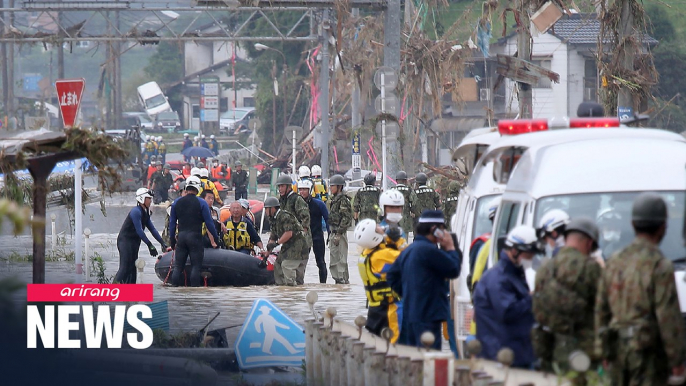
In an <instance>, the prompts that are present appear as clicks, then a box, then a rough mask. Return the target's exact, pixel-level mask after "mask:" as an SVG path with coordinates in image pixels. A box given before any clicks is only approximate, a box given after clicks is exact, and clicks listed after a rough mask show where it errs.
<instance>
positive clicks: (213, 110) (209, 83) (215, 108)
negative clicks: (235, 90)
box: [200, 76, 219, 122]
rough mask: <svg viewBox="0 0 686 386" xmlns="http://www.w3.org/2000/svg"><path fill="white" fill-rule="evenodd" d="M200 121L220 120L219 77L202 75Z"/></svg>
mask: <svg viewBox="0 0 686 386" xmlns="http://www.w3.org/2000/svg"><path fill="white" fill-rule="evenodd" d="M200 122H219V77H217V76H201V77H200Z"/></svg>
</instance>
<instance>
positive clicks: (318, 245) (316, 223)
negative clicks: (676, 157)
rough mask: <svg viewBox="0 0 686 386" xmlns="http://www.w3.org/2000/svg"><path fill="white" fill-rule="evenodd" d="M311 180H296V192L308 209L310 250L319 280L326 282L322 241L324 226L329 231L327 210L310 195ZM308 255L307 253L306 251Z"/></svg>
mask: <svg viewBox="0 0 686 386" xmlns="http://www.w3.org/2000/svg"><path fill="white" fill-rule="evenodd" d="M311 192H312V181H309V180H301V181H299V182H298V194H300V197H302V198H303V200H305V202H306V203H307V207H308V208H309V209H310V234H311V235H312V250H313V251H314V259H315V260H316V262H317V268H318V269H319V282H320V283H326V276H327V272H326V260H325V259H324V256H325V255H326V242H325V241H324V226H325V227H326V232H327V233H328V232H329V210H328V209H327V208H326V204H325V203H324V201H322V200H320V199H318V198H315V197H312V195H311ZM322 224H323V225H322ZM308 255H309V253H308Z"/></svg>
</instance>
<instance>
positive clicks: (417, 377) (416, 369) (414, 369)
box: [407, 359, 424, 386]
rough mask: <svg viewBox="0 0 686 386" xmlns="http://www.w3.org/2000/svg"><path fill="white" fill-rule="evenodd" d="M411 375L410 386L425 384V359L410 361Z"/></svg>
mask: <svg viewBox="0 0 686 386" xmlns="http://www.w3.org/2000/svg"><path fill="white" fill-rule="evenodd" d="M409 368H410V374H409V378H408V382H407V384H408V385H416V386H419V385H422V384H423V373H424V372H423V370H424V360H423V359H412V360H410V366H409Z"/></svg>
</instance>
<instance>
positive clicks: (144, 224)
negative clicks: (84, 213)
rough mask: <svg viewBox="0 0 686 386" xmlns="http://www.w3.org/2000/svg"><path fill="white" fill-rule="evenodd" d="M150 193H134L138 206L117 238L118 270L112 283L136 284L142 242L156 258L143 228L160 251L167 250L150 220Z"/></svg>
mask: <svg viewBox="0 0 686 386" xmlns="http://www.w3.org/2000/svg"><path fill="white" fill-rule="evenodd" d="M152 197H153V195H152V192H151V191H150V190H148V189H147V188H140V189H138V190H137V191H136V201H137V202H138V205H136V207H135V208H133V209H131V211H130V212H129V214H128V216H126V220H124V224H123V225H122V226H121V230H119V235H118V236H117V250H119V270H118V271H117V275H116V276H115V277H114V281H115V282H117V283H122V284H135V283H136V259H138V250H139V248H140V246H141V241H143V242H144V243H145V244H146V245H147V246H148V251H150V255H151V256H152V257H155V256H157V249H156V248H155V246H154V245H152V242H151V241H150V240H149V239H148V237H147V236H146V235H145V231H144V228H148V230H149V231H150V233H152V235H153V237H155V240H157V241H158V242H159V243H160V244H161V246H162V251H163V252H164V251H166V250H167V245H166V244H165V243H164V240H162V237H161V236H160V234H159V233H158V232H157V229H155V225H153V223H152V220H150V205H151V204H152Z"/></svg>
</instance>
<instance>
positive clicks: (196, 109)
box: [193, 105, 200, 118]
mask: <svg viewBox="0 0 686 386" xmlns="http://www.w3.org/2000/svg"><path fill="white" fill-rule="evenodd" d="M193 118H200V105H193Z"/></svg>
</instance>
